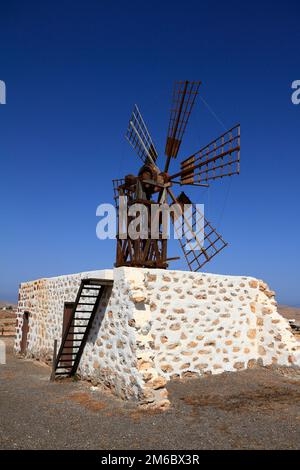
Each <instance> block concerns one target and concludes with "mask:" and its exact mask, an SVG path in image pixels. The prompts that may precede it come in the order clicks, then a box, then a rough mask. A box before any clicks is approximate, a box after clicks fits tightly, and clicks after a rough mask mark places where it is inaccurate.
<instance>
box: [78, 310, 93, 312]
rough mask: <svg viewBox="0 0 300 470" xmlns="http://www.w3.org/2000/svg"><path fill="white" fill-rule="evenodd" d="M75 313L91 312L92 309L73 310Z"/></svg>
mask: <svg viewBox="0 0 300 470" xmlns="http://www.w3.org/2000/svg"><path fill="white" fill-rule="evenodd" d="M75 313H93V310H75Z"/></svg>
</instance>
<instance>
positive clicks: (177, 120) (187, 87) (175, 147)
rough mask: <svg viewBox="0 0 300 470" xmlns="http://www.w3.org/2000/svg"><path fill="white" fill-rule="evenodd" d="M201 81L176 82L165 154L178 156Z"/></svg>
mask: <svg viewBox="0 0 300 470" xmlns="http://www.w3.org/2000/svg"><path fill="white" fill-rule="evenodd" d="M200 83H201V82H189V81H184V82H176V83H175V87H174V92H173V100H172V109H171V115H170V121H169V128H168V135H167V142H166V148H165V154H166V156H167V157H169V158H171V157H173V158H176V157H177V154H178V151H179V148H180V144H181V141H182V137H183V134H184V131H185V129H186V126H187V123H188V120H189V117H190V115H191V112H192V108H193V106H194V103H195V99H196V96H197V94H198V89H199V86H200Z"/></svg>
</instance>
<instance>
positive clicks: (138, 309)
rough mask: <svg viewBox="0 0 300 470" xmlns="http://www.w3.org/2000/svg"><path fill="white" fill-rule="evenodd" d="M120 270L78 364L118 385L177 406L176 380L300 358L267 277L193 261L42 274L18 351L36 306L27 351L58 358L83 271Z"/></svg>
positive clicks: (28, 286)
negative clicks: (172, 388) (214, 269)
mask: <svg viewBox="0 0 300 470" xmlns="http://www.w3.org/2000/svg"><path fill="white" fill-rule="evenodd" d="M88 277H97V278H101V279H114V284H113V288H112V290H111V291H108V292H107V296H106V298H105V299H104V301H103V302H102V304H101V306H100V309H99V312H98V314H97V315H96V318H95V321H94V325H93V327H92V330H91V331H90V335H89V338H88V341H87V344H86V346H85V350H84V352H83V356H82V358H81V361H80V365H79V369H78V373H79V375H80V376H81V377H82V378H84V379H88V380H91V381H92V383H93V384H101V385H104V386H107V387H109V388H110V389H111V390H112V391H113V392H114V393H115V394H116V395H118V396H120V397H122V398H126V399H135V400H138V401H140V402H143V403H147V404H148V405H150V406H151V405H153V406H160V407H162V408H163V407H167V406H168V403H169V402H168V398H167V390H166V388H165V385H166V383H167V381H168V380H170V379H174V378H185V377H194V376H197V377H198V376H205V375H208V374H219V373H222V372H224V371H231V372H234V371H238V370H242V369H246V368H253V367H256V366H258V365H271V364H278V365H287V366H300V346H299V343H298V342H297V340H296V339H295V337H294V336H293V333H292V331H291V328H290V326H289V324H288V321H287V320H286V319H284V318H283V317H282V316H281V315H280V314H279V313H278V311H277V304H276V301H275V298H274V295H275V294H274V292H272V291H270V290H269V288H268V286H267V285H266V284H265V283H264V282H263V281H260V280H257V279H254V278H250V277H244V276H227V275H216V274H206V273H191V272H185V271H174V270H173V271H166V270H156V269H138V268H116V269H114V270H104V271H93V272H85V273H80V274H74V275H67V276H59V277H56V278H49V279H41V280H38V281H33V282H28V283H24V284H21V286H20V301H19V305H18V324H17V332H16V343H15V350H16V352H19V351H20V342H21V329H22V317H23V312H25V311H29V312H30V317H29V334H28V349H27V355H28V356H31V357H35V358H39V359H41V360H45V361H50V360H51V357H52V350H53V342H54V339H58V340H59V342H60V340H61V335H62V319H63V309H64V302H72V301H74V300H75V297H76V293H77V290H78V287H79V285H80V281H81V279H83V278H88Z"/></svg>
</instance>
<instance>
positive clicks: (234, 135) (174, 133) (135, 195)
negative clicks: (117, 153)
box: [113, 81, 240, 271]
mask: <svg viewBox="0 0 300 470" xmlns="http://www.w3.org/2000/svg"><path fill="white" fill-rule="evenodd" d="M199 86H200V82H189V81H181V82H177V83H176V84H175V88H174V93H173V102H172V109H171V116H170V122H169V128H168V135H167V141H166V147H165V155H166V161H165V165H164V168H163V171H161V170H160V169H159V167H158V165H157V158H158V153H157V151H156V148H155V145H154V143H153V141H152V139H151V137H150V134H149V131H148V129H147V127H146V124H145V122H144V120H143V118H142V115H141V113H140V111H139V109H138V107H137V106H135V107H134V110H133V113H132V115H131V118H130V121H129V125H128V129H127V133H126V138H127V140H128V141H129V143H130V144H131V146H132V147H133V148H134V150H135V151H136V153H137V154H138V156H139V157H140V159H141V160H142V162H143V166H142V167H141V168H140V170H139V172H138V174H137V176H136V175H127V176H125V178H124V179H118V180H113V185H114V198H115V202H116V207H117V209H118V210H119V209H120V207H119V201H120V200H124V198H126V199H125V200H126V202H127V207H128V208H130V207H131V206H132V205H133V204H137V203H139V204H143V205H144V206H145V207H146V208H147V210H148V211H149V217H148V221H147V224H148V225H147V230H146V232H147V234H146V235H148V236H145V233H144V235H143V236H141V237H139V238H137V239H136V238H135V237H134V238H133V237H130V235H129V234H128V230H127V229H128V226H129V224H130V222H131V218H130V217H128V218H127V221H126V227H125V230H124V229H122V230H121V229H120V227H119V231H118V234H117V255H116V264H115V265H116V266H117V267H118V266H134V267H148V268H167V267H168V261H171V260H174V259H178V258H168V256H167V243H168V240H167V239H166V238H165V236H164V232H163V229H162V217H160V219H159V235H158V237H156V238H152V237H151V216H150V211H151V206H152V205H153V204H159V205H160V206H163V205H164V206H165V205H167V206H169V207H171V206H172V205H176V207H177V208H178V207H181V208H183V207H184V204H188V205H191V204H192V202H191V200H190V199H189V197H188V196H187V195H186V194H185V193H184V192H181V194H179V196H176V195H175V194H174V192H173V191H172V189H171V187H172V186H173V185H177V184H178V185H180V186H200V187H203V186H204V187H207V186H208V185H209V183H208V182H209V181H211V180H215V179H219V178H224V177H225V176H232V175H235V174H238V173H239V160H240V126H239V125H236V126H234V127H233V128H232V129H230V130H228V131H227V132H225V133H224V134H222V135H221V136H220V137H218V138H217V139H215V140H214V141H213V142H210V143H209V144H208V145H206V146H205V147H203V148H202V149H200V150H198V152H196V153H194V154H193V155H191V156H190V157H188V158H185V159H184V160H183V161H182V162H181V163H180V171H178V172H176V173H174V174H170V172H169V167H170V163H171V160H172V158H174V159H175V158H176V157H177V155H178V152H179V149H180V145H181V142H182V138H183V134H184V132H185V129H186V126H187V123H188V120H189V117H190V115H191V112H192V109H193V106H194V103H195V99H196V96H197V94H198V90H199ZM120 196H123V198H122V199H120ZM181 215H182V218H181V220H182V221H183V222H184V224H185V227H187V230H185V232H184V235H183V237H180V238H179V243H180V247H181V249H182V251H183V254H184V256H185V259H186V261H187V264H188V266H189V268H190V270H191V271H198V270H200V269H201V268H202V267H203V266H204V265H205V264H206V263H207V262H208V261H209V260H210V259H211V258H212V257H213V256H215V255H216V254H217V253H219V252H220V251H221V250H222V249H223V248H224V247H225V246H226V245H227V243H226V242H225V241H224V240H223V238H222V237H221V235H219V234H218V233H217V232H216V230H215V229H214V228H213V227H212V225H211V224H210V223H209V222H208V221H207V220H206V219H205V217H204V216H203V214H202V213H201V212H200V211H199V210H198V209H197V208H196V206H192V210H191V211H190V212H189V214H188V215H186V214H185V213H184V212H183V209H182V214H181ZM171 220H172V222H173V223H174V228H175V232H176V230H178V224H176V216H173V218H172V219H171ZM199 221H201V222H202V224H201V223H200V224H199ZM199 226H201V227H202V230H201V233H199V232H197V229H196V228H197V227H199ZM121 232H122V233H121ZM124 234H125V235H124ZM191 239H193V246H192V247H191V245H190V241H191Z"/></svg>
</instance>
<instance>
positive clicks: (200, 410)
mask: <svg viewBox="0 0 300 470" xmlns="http://www.w3.org/2000/svg"><path fill="white" fill-rule="evenodd" d="M5 341H6V343H7V364H6V365H0V448H1V449H107V450H113V449H298V448H299V447H300V388H299V385H300V373H299V372H297V371H296V370H293V369H286V368H281V369H278V370H270V369H265V368H261V369H251V370H246V371H242V372H235V373H225V374H221V375H217V376H211V377H207V378H202V379H193V380H186V381H175V382H171V383H170V384H169V386H168V389H169V393H170V398H171V408H170V409H169V410H168V411H165V412H162V411H156V412H155V411H145V410H144V411H142V410H140V409H138V408H137V407H136V405H135V404H132V403H128V402H127V403H126V402H123V401H121V400H118V399H116V398H114V397H113V396H112V395H111V394H110V393H109V392H107V391H104V390H99V389H96V390H95V389H94V387H91V386H90V384H87V383H83V382H80V381H71V380H70V381H68V380H67V381H63V382H54V383H51V382H49V375H50V369H49V367H48V366H45V365H42V364H40V363H37V362H33V361H31V360H28V359H27V360H26V359H17V358H16V357H15V356H14V355H13V352H12V340H11V339H5Z"/></svg>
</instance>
